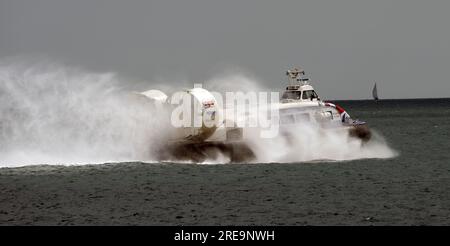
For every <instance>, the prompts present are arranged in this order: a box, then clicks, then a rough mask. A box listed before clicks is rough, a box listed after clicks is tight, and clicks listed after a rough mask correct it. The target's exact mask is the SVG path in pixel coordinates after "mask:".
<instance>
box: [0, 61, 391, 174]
mask: <svg viewBox="0 0 450 246" xmlns="http://www.w3.org/2000/svg"><path fill="white" fill-rule="evenodd" d="M260 84H261V83H259V81H258V80H256V79H254V78H250V77H248V76H245V75H239V74H232V75H229V76H222V77H219V78H214V79H211V80H210V81H208V83H206V85H207V87H208V88H207V89H209V90H211V91H213V90H215V91H219V92H221V91H226V90H229V91H233V90H234V91H236V90H244V91H251V90H253V91H264V90H265V89H264V88H261V87H260ZM147 87H148V89H150V88H154V87H155V85H154V84H150V83H149V84H148V85H147ZM131 91H132V88H131V86H130V84H129V82H128V81H126V80H123V79H120V78H119V77H118V76H116V75H115V74H113V73H92V72H87V71H83V70H81V69H74V68H68V67H66V66H63V65H61V64H55V63H42V62H40V63H17V62H11V61H8V62H6V61H0V167H11V166H23V165H32V164H63V165H71V164H83V163H86V164H93V163H106V162H128V161H145V162H155V161H156V158H155V156H157V152H158V151H159V150H160V148H161V143H164V141H165V140H167V138H168V135H169V134H170V132H169V129H168V127H167V125H168V124H170V122H168V119H169V118H170V117H169V115H168V114H169V113H170V112H166V114H164V113H163V112H155V108H154V107H152V105H151V103H148V102H145V101H142V100H136V98H133V97H132V96H130V95H131V94H132V93H131ZM257 130H258V129H246V137H247V138H246V141H247V143H248V145H249V146H250V147H251V148H252V149H253V151H254V152H255V155H256V157H257V158H256V160H255V162H258V163H270V162H303V161H311V160H351V159H360V158H389V157H393V156H395V155H396V153H395V151H393V150H391V149H390V148H389V147H388V145H387V144H386V143H385V142H384V140H383V138H382V137H381V135H379V134H375V135H374V136H375V137H374V138H373V139H372V140H371V141H369V142H368V143H364V144H363V143H361V141H360V140H357V139H350V138H348V136H347V135H346V134H343V133H334V132H326V133H324V132H322V131H320V130H318V129H317V128H315V127H314V126H299V129H296V130H295V131H293V134H292V136H291V137H290V139H289V141H288V140H286V138H284V137H278V138H276V139H271V140H261V139H259V137H257V136H259V134H255V133H254V132H255V131H257ZM168 161H176V160H168ZM227 162H229V158H227V157H226V156H224V155H221V154H219V155H218V158H216V159H208V160H207V161H205V162H204V163H203V164H220V163H227Z"/></svg>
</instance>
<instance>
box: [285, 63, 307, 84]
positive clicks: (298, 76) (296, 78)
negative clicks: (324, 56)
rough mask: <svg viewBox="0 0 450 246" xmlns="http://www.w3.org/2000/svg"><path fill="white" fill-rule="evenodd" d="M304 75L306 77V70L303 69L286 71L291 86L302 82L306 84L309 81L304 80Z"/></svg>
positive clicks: (295, 68) (297, 68)
mask: <svg viewBox="0 0 450 246" xmlns="http://www.w3.org/2000/svg"><path fill="white" fill-rule="evenodd" d="M302 75H303V76H304V75H305V70H304V69H303V68H301V67H294V68H293V69H289V70H287V71H286V76H288V79H289V84H290V85H295V84H297V83H299V82H300V81H302V82H303V84H306V83H307V81H308V80H309V79H307V78H303V77H302Z"/></svg>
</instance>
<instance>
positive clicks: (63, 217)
mask: <svg viewBox="0 0 450 246" xmlns="http://www.w3.org/2000/svg"><path fill="white" fill-rule="evenodd" d="M337 103H338V104H339V105H341V106H343V107H344V108H345V109H346V110H347V111H348V112H349V113H350V115H352V117H353V118H359V119H361V120H364V121H367V122H368V123H369V126H370V127H371V128H372V129H375V130H376V131H377V132H379V133H380V134H381V135H383V136H384V137H385V139H386V141H387V142H388V144H389V145H390V146H391V148H393V149H395V150H396V151H397V152H398V153H399V155H398V156H397V157H395V158H391V159H364V160H354V161H344V162H312V163H295V164H282V163H280V164H242V165H237V164H229V165H193V164H162V165H161V164H147V163H118V164H106V165H88V166H73V167H64V166H30V167H22V168H2V169H0V194H1V195H0V224H1V225H24V224H37V225H181V224H182V225H450V192H449V188H450V147H449V146H450V99H414V100H381V101H378V102H374V101H339V102H337Z"/></svg>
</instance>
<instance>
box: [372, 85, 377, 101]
mask: <svg viewBox="0 0 450 246" xmlns="http://www.w3.org/2000/svg"><path fill="white" fill-rule="evenodd" d="M372 96H373V99H374V100H375V101H378V90H377V83H376V82H375V85H374V86H373V89H372Z"/></svg>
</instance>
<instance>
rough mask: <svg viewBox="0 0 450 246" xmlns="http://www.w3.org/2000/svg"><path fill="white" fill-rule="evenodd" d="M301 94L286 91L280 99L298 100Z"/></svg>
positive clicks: (299, 92)
mask: <svg viewBox="0 0 450 246" xmlns="http://www.w3.org/2000/svg"><path fill="white" fill-rule="evenodd" d="M301 93H302V92H301V91H286V92H284V93H283V96H282V97H281V99H294V100H299V99H300V95H301Z"/></svg>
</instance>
